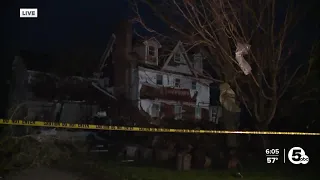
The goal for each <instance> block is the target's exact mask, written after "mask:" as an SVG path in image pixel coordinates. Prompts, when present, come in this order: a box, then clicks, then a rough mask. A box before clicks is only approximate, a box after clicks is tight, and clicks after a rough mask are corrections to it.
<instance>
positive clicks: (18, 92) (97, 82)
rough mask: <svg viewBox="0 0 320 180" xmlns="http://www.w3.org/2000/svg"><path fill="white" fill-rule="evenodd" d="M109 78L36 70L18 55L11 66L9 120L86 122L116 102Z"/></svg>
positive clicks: (104, 112) (103, 112) (104, 111)
mask: <svg viewBox="0 0 320 180" xmlns="http://www.w3.org/2000/svg"><path fill="white" fill-rule="evenodd" d="M108 83H109V79H108V78H107V77H103V76H96V77H92V78H87V77H79V76H68V77H61V76H57V75H55V74H52V73H47V72H41V71H36V70H33V69H32V67H30V66H29V67H28V63H27V61H24V60H23V59H22V58H21V57H20V56H16V57H15V59H14V61H13V66H12V80H11V92H10V102H9V103H10V109H9V113H8V114H9V118H10V119H24V120H30V121H33V120H36V121H51V122H68V123H87V122H88V121H89V120H90V119H92V118H93V117H94V116H97V115H101V113H102V114H106V112H107V111H108V107H109V106H110V103H112V102H113V101H115V97H114V96H112V95H111V93H110V92H109V90H110V89H109V88H108Z"/></svg>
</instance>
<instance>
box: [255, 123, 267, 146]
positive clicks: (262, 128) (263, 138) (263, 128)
mask: <svg viewBox="0 0 320 180" xmlns="http://www.w3.org/2000/svg"><path fill="white" fill-rule="evenodd" d="M257 130H258V131H268V125H266V124H262V125H258V126H257ZM260 137H261V142H262V147H263V149H267V148H269V147H270V140H269V135H267V134H262V135H260Z"/></svg>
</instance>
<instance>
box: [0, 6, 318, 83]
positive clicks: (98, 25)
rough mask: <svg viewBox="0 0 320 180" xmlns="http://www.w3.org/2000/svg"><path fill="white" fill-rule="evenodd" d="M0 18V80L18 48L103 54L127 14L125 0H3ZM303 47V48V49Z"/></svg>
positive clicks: (305, 25) (314, 19)
mask: <svg viewBox="0 0 320 180" xmlns="http://www.w3.org/2000/svg"><path fill="white" fill-rule="evenodd" d="M298 2H299V3H308V4H300V5H303V6H306V7H307V8H310V10H309V13H308V14H307V18H304V20H303V22H302V24H301V25H300V26H299V27H298V28H297V30H296V31H295V34H297V36H296V38H297V40H298V41H299V42H300V46H299V47H301V48H302V49H300V51H304V52H307V50H308V49H307V48H308V47H310V44H311V43H312V41H314V40H315V39H317V38H318V37H319V36H318V33H317V32H318V31H319V21H318V19H319V18H318V17H319V16H318V15H319V13H318V7H319V2H318V1H317V0H307V1H298ZM2 4H4V6H2V7H4V8H3V11H1V14H2V16H1V20H2V23H1V24H2V25H4V26H2V27H4V28H1V29H2V31H4V32H2V33H1V34H2V39H3V40H4V41H2V43H4V44H3V45H4V46H3V47H4V49H2V55H3V58H2V61H1V64H2V66H1V67H2V71H1V72H2V75H1V77H2V79H3V80H4V81H2V82H3V83H5V79H6V78H7V77H8V73H9V69H10V62H11V61H12V59H13V57H14V55H16V54H18V53H19V51H20V50H28V51H33V52H40V53H53V52H58V51H61V50H65V49H68V48H76V47H77V46H79V45H82V46H84V47H85V45H86V44H88V46H89V45H90V46H95V47H97V49H99V50H100V51H99V52H97V53H99V54H102V53H103V49H104V48H105V46H106V45H107V42H108V39H109V37H110V34H111V33H112V32H113V28H114V25H115V24H116V23H117V22H119V20H122V19H124V18H126V17H127V16H128V13H129V10H130V8H129V7H128V2H127V0H94V1H88V0H86V1H85V0H6V1H4V2H2ZM19 8H38V18H37V19H20V18H19ZM303 47H304V48H303ZM3 83H2V84H3Z"/></svg>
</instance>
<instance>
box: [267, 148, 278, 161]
mask: <svg viewBox="0 0 320 180" xmlns="http://www.w3.org/2000/svg"><path fill="white" fill-rule="evenodd" d="M279 159H280V149H266V160H267V164H275V163H277V162H278V161H279Z"/></svg>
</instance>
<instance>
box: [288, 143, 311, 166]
mask: <svg viewBox="0 0 320 180" xmlns="http://www.w3.org/2000/svg"><path fill="white" fill-rule="evenodd" d="M288 159H289V161H290V162H291V163H292V164H308V162H309V157H308V156H307V155H306V152H305V151H304V150H303V149H302V148H301V147H293V148H291V149H290V150H289V152H288Z"/></svg>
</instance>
